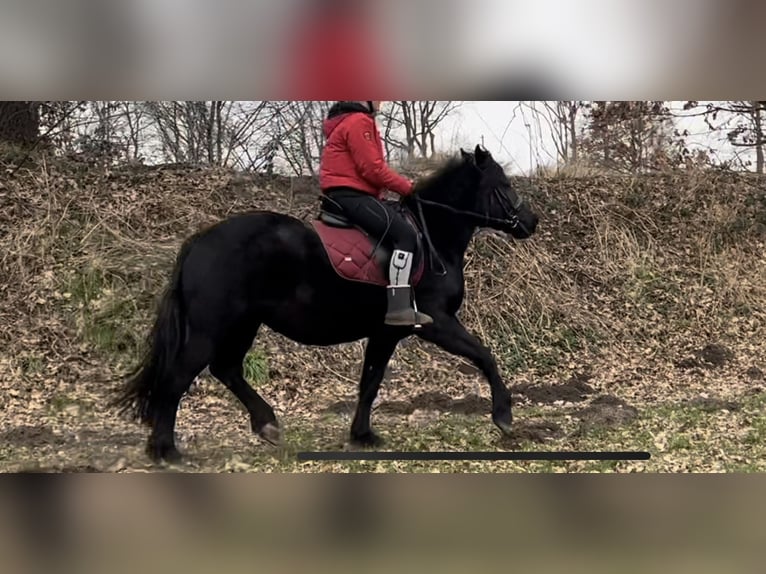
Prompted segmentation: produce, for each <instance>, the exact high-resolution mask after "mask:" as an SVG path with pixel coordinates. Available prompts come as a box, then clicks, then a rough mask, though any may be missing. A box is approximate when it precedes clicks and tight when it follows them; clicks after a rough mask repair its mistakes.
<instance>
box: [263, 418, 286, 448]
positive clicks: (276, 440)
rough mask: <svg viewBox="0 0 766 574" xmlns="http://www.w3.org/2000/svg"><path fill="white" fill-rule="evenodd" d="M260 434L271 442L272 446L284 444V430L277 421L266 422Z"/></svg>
mask: <svg viewBox="0 0 766 574" xmlns="http://www.w3.org/2000/svg"><path fill="white" fill-rule="evenodd" d="M258 436H259V437H261V438H262V439H263V440H265V441H266V442H267V443H269V444H270V445H271V446H279V445H281V444H282V431H281V429H280V428H279V426H277V424H276V423H266V424H265V425H263V427H262V428H261V430H260V431H258Z"/></svg>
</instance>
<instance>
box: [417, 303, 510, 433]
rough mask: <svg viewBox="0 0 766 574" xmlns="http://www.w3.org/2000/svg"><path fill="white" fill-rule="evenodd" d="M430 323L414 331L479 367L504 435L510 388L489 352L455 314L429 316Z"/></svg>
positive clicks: (496, 421)
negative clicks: (431, 320) (430, 317)
mask: <svg viewBox="0 0 766 574" xmlns="http://www.w3.org/2000/svg"><path fill="white" fill-rule="evenodd" d="M433 319H434V323H433V324H432V325H428V326H426V327H424V328H423V329H422V330H421V331H418V332H416V334H417V336H418V337H420V338H421V339H423V340H424V341H429V342H431V343H434V344H435V345H437V346H439V347H441V348H442V349H444V350H445V351H447V352H448V353H452V354H453V355H458V356H461V357H465V358H466V359H469V360H470V361H472V362H473V364H474V365H476V368H478V369H480V370H481V372H482V373H484V376H485V377H486V378H487V380H488V381H489V387H490V389H491V390H492V420H493V421H494V423H495V424H496V425H497V426H498V428H500V430H501V431H503V432H504V433H505V434H510V433H511V422H512V420H513V418H512V415H511V391H510V390H508V388H507V387H506V386H505V383H503V379H502V378H501V377H500V373H499V372H498V369H497V361H495V357H494V356H493V355H492V352H491V351H490V350H489V349H488V348H487V347H485V346H484V345H482V343H481V341H479V339H477V338H476V337H474V336H473V335H471V334H470V333H469V332H468V331H467V330H466V328H465V327H464V326H463V325H462V324H461V323H460V321H458V320H457V319H456V318H455V317H452V316H449V315H445V314H437V315H433Z"/></svg>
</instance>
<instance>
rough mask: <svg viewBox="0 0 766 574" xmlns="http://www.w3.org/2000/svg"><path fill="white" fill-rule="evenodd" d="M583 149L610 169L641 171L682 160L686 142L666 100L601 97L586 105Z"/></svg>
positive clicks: (592, 159)
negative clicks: (615, 99)
mask: <svg viewBox="0 0 766 574" xmlns="http://www.w3.org/2000/svg"><path fill="white" fill-rule="evenodd" d="M585 108H586V110H587V112H586V118H587V122H588V124H587V127H586V133H585V138H584V139H583V141H582V144H583V146H582V147H583V151H584V152H586V153H587V155H588V156H589V158H590V159H591V161H594V162H596V163H598V164H599V165H602V166H604V167H607V168H609V169H615V170H619V171H628V172H631V173H638V172H641V171H646V170H654V169H661V168H663V167H667V166H668V164H673V163H677V162H678V156H679V154H682V152H683V149H684V145H683V137H682V134H680V133H678V132H677V130H675V126H674V123H673V118H672V116H671V114H670V111H669V109H668V106H667V105H666V102H664V101H598V102H591V103H588V104H586V105H585Z"/></svg>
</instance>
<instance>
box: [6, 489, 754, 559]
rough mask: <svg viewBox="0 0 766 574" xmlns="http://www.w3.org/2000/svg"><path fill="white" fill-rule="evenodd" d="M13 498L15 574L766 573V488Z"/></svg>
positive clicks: (31, 494) (9, 507) (9, 539)
mask: <svg viewBox="0 0 766 574" xmlns="http://www.w3.org/2000/svg"><path fill="white" fill-rule="evenodd" d="M0 485H2V486H0V509H2V511H1V512H0V551H2V554H0V555H1V556H2V558H0V564H1V565H2V567H3V570H4V571H8V572H11V571H13V572H26V571H38V570H39V571H44V570H45V571H51V569H53V571H56V572H69V571H71V572H78V573H86V572H91V571H92V572H105V571H109V572H122V571H124V572H135V571H136V570H137V569H139V568H140V569H141V571H142V572H147V571H153V569H156V570H157V571H160V570H163V571H166V570H167V568H173V569H175V570H179V571H184V572H187V573H190V572H198V571H199V572H205V571H210V569H211V568H215V569H216V570H221V569H222V567H223V569H225V571H228V572H236V571H240V570H241V571H243V572H244V571H248V572H251V571H253V570H260V569H262V568H264V567H266V568H273V567H277V566H279V568H280V571H312V572H324V571H328V572H338V571H350V572H358V571H359V568H360V564H362V563H363V564H364V565H365V567H367V566H369V567H371V568H375V569H376V570H378V569H379V570H380V571H387V572H400V571H406V572H409V571H423V568H427V569H428V571H431V570H433V569H435V568H439V569H441V570H444V571H448V572H452V571H455V572H457V571H475V568H477V567H502V566H503V565H505V567H510V566H513V567H514V569H515V570H516V569H521V570H522V571H526V570H529V571H535V572H556V571H561V569H562V568H563V569H565V571H567V572H614V571H655V570H656V571H661V572H681V573H683V572H695V573H699V572H756V571H760V568H759V567H758V566H759V564H760V550H761V548H762V545H763V543H764V538H766V531H765V530H764V529H763V528H762V526H763V516H764V512H765V511H766V499H765V498H764V496H763V493H764V492H766V477H764V476H696V477H688V476H687V477H681V476H644V475H635V476H611V477H610V476H592V477H584V476H522V475H514V476H434V475H414V476H381V475H371V476H354V475H348V476H327V475H322V476H316V475H315V476H297V475H296V476H274V475H260V476H258V475H255V476H253V475H247V476H242V475H239V476H237V475H234V476H215V477H211V476H199V475H198V476H189V475H173V474H167V475H123V476H117V475H110V476H106V475H104V476H99V475H81V476H43V475H27V476H16V477H4V478H3V479H2V480H0ZM298 548H300V551H297V549H298ZM360 561H361V562H360ZM307 569H309V570H307Z"/></svg>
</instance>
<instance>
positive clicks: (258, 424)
mask: <svg viewBox="0 0 766 574" xmlns="http://www.w3.org/2000/svg"><path fill="white" fill-rule="evenodd" d="M258 327H259V325H257V324H256V325H249V326H247V327H246V328H241V329H234V330H232V331H230V334H229V336H228V337H227V339H226V340H225V342H224V343H222V344H221V345H219V346H218V348H217V349H216V352H215V355H214V357H213V360H212V362H211V363H210V372H211V373H212V374H213V376H214V377H216V378H217V379H218V380H219V381H221V382H222V383H223V384H224V385H226V388H228V389H229V390H230V391H231V392H232V393H233V394H234V396H235V397H237V399H238V400H239V402H241V403H242V405H243V406H244V407H245V408H246V409H247V412H248V413H249V415H250V425H251V427H252V429H253V432H254V433H255V434H257V435H258V436H260V437H261V438H262V439H263V440H265V441H266V442H268V443H271V444H273V445H277V444H279V442H280V440H281V433H280V430H279V423H278V422H277V417H276V415H275V414H274V409H273V408H272V407H271V405H269V404H268V403H267V402H266V401H265V400H264V399H263V398H262V397H261V396H260V395H259V394H258V393H257V392H256V391H255V389H253V387H251V386H250V384H249V383H248V382H247V380H246V379H245V377H244V373H243V362H244V360H245V355H247V352H248V351H249V350H250V347H251V346H252V344H253V340H254V339H255V335H256V333H257V331H258Z"/></svg>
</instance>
